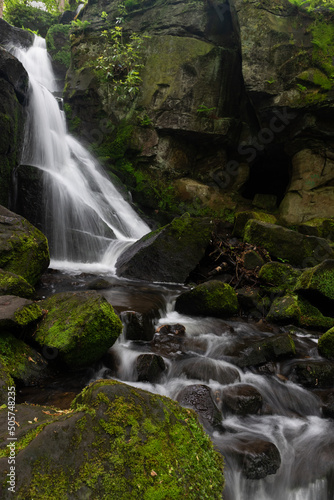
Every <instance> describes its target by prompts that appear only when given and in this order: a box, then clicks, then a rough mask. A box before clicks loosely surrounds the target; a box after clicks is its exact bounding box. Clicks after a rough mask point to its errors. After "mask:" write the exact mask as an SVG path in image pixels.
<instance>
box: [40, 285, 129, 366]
mask: <svg viewBox="0 0 334 500" xmlns="http://www.w3.org/2000/svg"><path fill="white" fill-rule="evenodd" d="M40 304H41V306H42V307H43V309H44V310H46V312H47V314H46V316H45V318H44V319H43V321H42V322H41V323H40V325H39V326H38V328H37V330H36V333H35V334H34V340H35V341H36V342H38V343H39V344H40V345H41V346H43V347H44V346H46V347H52V348H53V349H58V351H59V357H60V359H61V360H62V361H64V362H65V363H66V365H67V366H68V367H70V368H72V369H76V368H81V367H84V366H88V365H89V364H91V363H93V362H94V361H97V360H98V359H99V358H100V357H101V356H102V355H103V354H104V353H105V352H106V351H107V349H108V348H109V347H111V346H112V345H113V344H114V342H115V341H116V340H117V338H118V336H119V335H120V333H121V331H122V323H121V321H120V319H119V317H118V316H117V315H116V314H115V312H114V310H113V308H112V306H111V305H110V304H109V303H108V302H107V300H106V299H105V298H104V297H102V296H101V295H99V294H98V293H97V292H94V291H90V292H64V293H58V294H55V295H53V296H52V297H50V298H48V299H46V300H44V301H42V302H40Z"/></svg>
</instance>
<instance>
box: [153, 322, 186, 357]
mask: <svg viewBox="0 0 334 500" xmlns="http://www.w3.org/2000/svg"><path fill="white" fill-rule="evenodd" d="M185 331H186V329H185V327H184V326H183V325H180V324H175V325H162V326H160V327H159V328H158V329H157V331H156V333H155V334H154V337H153V340H152V344H151V346H152V350H153V351H155V352H156V353H157V354H160V355H161V356H167V357H175V356H183V355H184V337H185Z"/></svg>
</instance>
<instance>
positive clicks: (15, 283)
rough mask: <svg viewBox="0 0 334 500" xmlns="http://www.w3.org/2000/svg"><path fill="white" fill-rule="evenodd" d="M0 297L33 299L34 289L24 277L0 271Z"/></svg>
mask: <svg viewBox="0 0 334 500" xmlns="http://www.w3.org/2000/svg"><path fill="white" fill-rule="evenodd" d="M0 295H16V296H18V297H24V298H26V299H31V298H32V297H33V296H34V295H35V290H34V288H33V287H32V286H31V285H30V284H29V283H28V282H27V281H26V280H25V279H24V278H22V276H18V275H17V274H14V273H10V272H9V271H3V270H2V269H0Z"/></svg>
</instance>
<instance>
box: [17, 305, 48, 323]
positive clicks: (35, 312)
mask: <svg viewBox="0 0 334 500" xmlns="http://www.w3.org/2000/svg"><path fill="white" fill-rule="evenodd" d="M42 316H43V310H42V309H41V307H40V306H39V305H38V304H30V305H28V306H25V307H22V308H21V309H19V310H18V311H16V312H15V314H14V319H15V322H16V323H17V324H18V325H20V326H26V325H28V324H29V323H33V322H34V321H37V320H38V319H40V318H41V317H42Z"/></svg>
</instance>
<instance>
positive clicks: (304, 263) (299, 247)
mask: <svg viewBox="0 0 334 500" xmlns="http://www.w3.org/2000/svg"><path fill="white" fill-rule="evenodd" d="M244 241H245V242H246V243H250V244H252V245H257V246H261V247H264V248H265V249H266V250H267V251H268V252H269V253H270V255H271V256H272V257H275V258H277V259H283V260H285V261H287V263H289V264H291V265H293V266H298V267H309V266H310V265H316V264H319V263H320V262H322V261H323V260H326V259H332V258H334V252H333V249H332V248H331V246H330V245H329V243H328V241H327V240H325V239H323V238H317V237H316V236H305V235H303V234H300V233H297V232H296V231H292V230H291V229H287V228H285V227H282V226H278V225H274V224H269V223H266V222H261V221H257V220H250V221H249V222H248V223H247V225H246V227H245V232H244Z"/></svg>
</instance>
